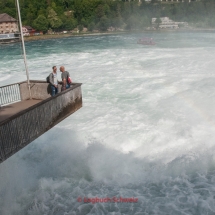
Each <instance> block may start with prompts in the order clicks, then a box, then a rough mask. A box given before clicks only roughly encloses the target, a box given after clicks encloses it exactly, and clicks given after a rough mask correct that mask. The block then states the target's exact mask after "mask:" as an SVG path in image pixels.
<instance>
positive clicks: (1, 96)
mask: <svg viewBox="0 0 215 215" xmlns="http://www.w3.org/2000/svg"><path fill="white" fill-rule="evenodd" d="M20 100H21V95H20V89H19V84H12V85H7V86H3V87H0V106H1V105H6V104H10V103H13V102H17V101H20Z"/></svg>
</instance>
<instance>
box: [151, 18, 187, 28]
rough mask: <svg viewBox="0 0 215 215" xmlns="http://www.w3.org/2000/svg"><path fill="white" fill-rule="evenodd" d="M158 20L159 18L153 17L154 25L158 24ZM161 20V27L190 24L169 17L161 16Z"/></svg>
mask: <svg viewBox="0 0 215 215" xmlns="http://www.w3.org/2000/svg"><path fill="white" fill-rule="evenodd" d="M156 20H157V18H152V26H155V25H157V23H156ZM160 20H161V23H159V24H158V25H159V26H158V27H159V28H160V29H178V28H179V26H180V25H182V26H184V27H187V26H188V23H187V22H174V21H173V20H171V19H170V18H169V17H161V18H160Z"/></svg>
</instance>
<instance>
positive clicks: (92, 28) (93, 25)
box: [87, 22, 95, 31]
mask: <svg viewBox="0 0 215 215" xmlns="http://www.w3.org/2000/svg"><path fill="white" fill-rule="evenodd" d="M87 28H88V31H93V30H94V29H95V23H94V22H91V23H90V24H89V25H88V26H87Z"/></svg>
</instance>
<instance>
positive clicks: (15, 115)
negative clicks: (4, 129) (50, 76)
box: [0, 80, 82, 126]
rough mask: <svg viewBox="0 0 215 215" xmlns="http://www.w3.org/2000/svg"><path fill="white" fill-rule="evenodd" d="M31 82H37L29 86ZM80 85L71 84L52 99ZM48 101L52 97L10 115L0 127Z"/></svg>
mask: <svg viewBox="0 0 215 215" xmlns="http://www.w3.org/2000/svg"><path fill="white" fill-rule="evenodd" d="M33 82H37V81H35V80H34V81H31V84H32V83H33ZM20 83H26V81H24V82H20ZM41 83H46V82H45V81H44V82H43V81H41ZM81 85H82V84H81V83H72V84H71V87H70V88H68V89H67V90H64V91H62V92H60V93H58V94H57V95H55V96H54V97H58V96H61V95H62V94H65V93H67V92H68V91H71V90H74V89H75V88H77V87H80V86H81ZM20 100H21V99H20ZM50 100H53V97H49V98H47V99H45V100H43V101H41V102H40V103H37V104H35V105H33V106H31V107H29V108H27V109H25V110H23V111H20V112H19V113H16V114H14V115H12V116H11V117H8V118H7V119H5V120H3V121H1V122H0V126H1V125H3V124H5V123H7V122H9V121H11V120H12V119H15V118H17V117H18V116H20V115H22V114H23V113H24V112H28V111H30V110H32V109H34V108H36V107H38V106H40V105H41V104H44V103H47V102H49V101H50Z"/></svg>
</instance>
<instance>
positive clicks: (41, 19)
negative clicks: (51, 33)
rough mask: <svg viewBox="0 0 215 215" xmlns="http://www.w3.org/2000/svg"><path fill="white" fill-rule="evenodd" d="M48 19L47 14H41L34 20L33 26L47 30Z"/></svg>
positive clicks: (40, 29) (39, 29)
mask: <svg viewBox="0 0 215 215" xmlns="http://www.w3.org/2000/svg"><path fill="white" fill-rule="evenodd" d="M48 24H49V23H48V20H47V19H46V17H45V16H43V15H39V16H38V17H37V18H36V19H35V20H34V22H33V27H34V28H35V29H36V30H38V31H43V32H46V31H47V30H48Z"/></svg>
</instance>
